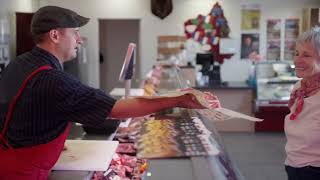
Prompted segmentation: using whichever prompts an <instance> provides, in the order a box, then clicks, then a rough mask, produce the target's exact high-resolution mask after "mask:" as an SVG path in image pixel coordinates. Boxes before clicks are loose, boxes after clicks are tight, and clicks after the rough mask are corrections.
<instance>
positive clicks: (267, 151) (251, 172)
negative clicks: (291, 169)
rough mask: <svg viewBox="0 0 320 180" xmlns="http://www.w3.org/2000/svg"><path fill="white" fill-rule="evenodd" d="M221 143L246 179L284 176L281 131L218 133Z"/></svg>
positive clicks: (276, 179) (273, 179) (275, 179)
mask: <svg viewBox="0 0 320 180" xmlns="http://www.w3.org/2000/svg"><path fill="white" fill-rule="evenodd" d="M220 135H221V137H222V139H223V143H224V145H225V147H226V149H227V151H228V153H229V155H230V158H231V159H232V160H233V161H234V162H235V164H236V165H237V166H238V168H239V169H240V171H241V172H242V174H243V176H244V177H245V178H246V179H247V180H286V179H287V176H286V173H285V170H284V165H283V164H284V160H285V152H284V146H285V142H286V138H285V135H284V134H283V133H228V132H221V133H220Z"/></svg>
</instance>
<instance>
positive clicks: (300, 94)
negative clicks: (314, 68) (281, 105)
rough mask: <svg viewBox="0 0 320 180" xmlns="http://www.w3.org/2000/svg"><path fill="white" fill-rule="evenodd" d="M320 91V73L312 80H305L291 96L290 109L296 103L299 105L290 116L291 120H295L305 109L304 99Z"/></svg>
mask: <svg viewBox="0 0 320 180" xmlns="http://www.w3.org/2000/svg"><path fill="white" fill-rule="evenodd" d="M319 90H320V73H317V74H315V75H313V76H311V77H310V78H303V79H302V80H301V85H300V87H299V88H298V89H296V90H294V91H293V92H292V93H291V95H290V100H289V104H288V105H289V108H291V107H292V106H293V104H294V102H295V101H297V105H296V108H295V110H294V111H293V112H292V113H291V115H290V120H295V119H296V118H297V116H298V115H299V113H300V112H301V111H302V109H303V105H304V100H303V99H304V98H306V97H309V96H312V95H314V94H315V93H317V92H318V91H319Z"/></svg>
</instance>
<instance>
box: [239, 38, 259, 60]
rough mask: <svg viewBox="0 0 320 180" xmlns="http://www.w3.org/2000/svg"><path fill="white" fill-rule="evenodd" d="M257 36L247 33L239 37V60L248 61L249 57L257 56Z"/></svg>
mask: <svg viewBox="0 0 320 180" xmlns="http://www.w3.org/2000/svg"><path fill="white" fill-rule="evenodd" d="M259 41H260V39H259V34H258V33H247V34H242V35H241V54H240V57H241V59H250V56H255V55H257V54H259Z"/></svg>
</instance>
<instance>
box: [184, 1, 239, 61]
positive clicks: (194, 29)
mask: <svg viewBox="0 0 320 180" xmlns="http://www.w3.org/2000/svg"><path fill="white" fill-rule="evenodd" d="M184 30H185V35H186V37H187V39H193V40H194V41H196V42H198V43H200V44H201V46H202V50H203V51H206V52H212V54H213V55H214V58H215V61H217V62H219V63H220V64H222V63H223V61H224V59H225V58H226V59H229V58H230V57H231V56H232V55H233V54H220V50H219V43H220V39H221V38H226V37H229V33H230V28H229V26H228V21H227V19H226V18H225V17H224V14H223V10H222V8H221V6H220V5H219V3H216V4H214V6H213V8H212V9H211V11H210V12H209V14H208V15H201V14H200V15H198V17H196V18H194V19H189V20H187V21H186V22H185V23H184Z"/></svg>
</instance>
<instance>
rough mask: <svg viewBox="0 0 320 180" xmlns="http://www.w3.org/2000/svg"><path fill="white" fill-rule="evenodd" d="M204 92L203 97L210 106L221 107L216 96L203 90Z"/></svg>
mask: <svg viewBox="0 0 320 180" xmlns="http://www.w3.org/2000/svg"><path fill="white" fill-rule="evenodd" d="M204 93H205V94H206V96H205V99H206V100H207V102H208V104H209V105H210V107H211V108H221V103H220V101H219V99H218V97H217V96H216V95H214V94H212V93H211V92H204Z"/></svg>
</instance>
